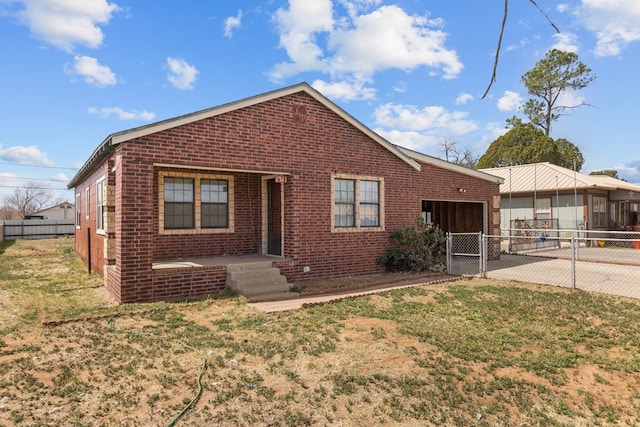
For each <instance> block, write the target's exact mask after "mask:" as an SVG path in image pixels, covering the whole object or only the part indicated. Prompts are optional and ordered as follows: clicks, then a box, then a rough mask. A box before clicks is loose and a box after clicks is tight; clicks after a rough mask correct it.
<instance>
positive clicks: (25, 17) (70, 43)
mask: <svg viewBox="0 0 640 427" xmlns="http://www.w3.org/2000/svg"><path fill="white" fill-rule="evenodd" d="M22 4H23V5H24V9H22V10H20V11H19V12H18V16H19V18H20V20H21V21H22V23H23V24H24V25H26V26H28V27H29V29H30V30H31V32H32V33H33V34H34V35H35V36H36V37H38V38H39V39H41V40H43V41H45V42H47V43H49V44H52V45H54V46H56V47H58V48H60V49H62V50H64V51H66V52H71V51H73V48H74V47H75V46H76V45H82V46H86V47H90V48H97V47H99V46H100V45H101V44H102V41H103V39H104V34H103V33H102V29H101V28H100V26H101V25H106V24H107V23H109V21H110V20H111V17H112V15H113V13H114V12H117V11H119V10H120V8H119V7H118V5H116V4H115V3H109V2H108V1H107V0H23V1H22Z"/></svg>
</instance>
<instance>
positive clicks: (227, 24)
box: [224, 10, 242, 38]
mask: <svg viewBox="0 0 640 427" xmlns="http://www.w3.org/2000/svg"><path fill="white" fill-rule="evenodd" d="M241 23H242V10H239V11H238V15H237V16H229V17H228V18H227V19H225V20H224V36H225V37H228V38H231V37H232V36H233V31H234V30H235V29H237V28H240V25H241Z"/></svg>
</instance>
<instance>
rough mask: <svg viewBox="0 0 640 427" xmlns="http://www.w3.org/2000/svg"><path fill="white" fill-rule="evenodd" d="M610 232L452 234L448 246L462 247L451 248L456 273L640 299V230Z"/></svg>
mask: <svg viewBox="0 0 640 427" xmlns="http://www.w3.org/2000/svg"><path fill="white" fill-rule="evenodd" d="M609 233H611V232H609ZM576 236H580V237H576ZM587 236H590V237H587ZM610 236H612V237H604V234H603V233H602V232H601V233H600V234H597V233H592V232H585V231H581V230H579V231H574V233H572V234H571V235H570V237H556V236H547V235H544V234H540V235H537V236H534V235H527V236H523V235H520V236H513V235H511V236H508V235H504V234H503V235H501V236H488V235H480V234H479V233H475V234H450V235H448V237H447V240H448V248H458V250H456V251H450V253H448V258H447V261H448V263H447V266H448V271H449V273H450V274H458V275H472V276H481V277H488V278H494V279H504V280H515V281H520V282H529V283H537V284H547V285H553V286H563V287H569V288H573V289H582V290H586V291H595V292H602V293H607V294H611V295H619V296H627V297H632V298H640V233H635V234H633V233H629V232H625V233H624V234H622V233H614V234H611V235H610ZM613 236H615V237H613ZM479 238H480V239H481V240H482V243H481V244H480V247H479V248H478V243H477V242H478V239H479ZM475 248H478V249H477V251H476V252H472V251H473V249H475ZM477 257H481V258H482V260H483V261H482V262H478V258H477Z"/></svg>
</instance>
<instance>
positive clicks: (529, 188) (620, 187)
mask: <svg viewBox="0 0 640 427" xmlns="http://www.w3.org/2000/svg"><path fill="white" fill-rule="evenodd" d="M481 171H482V172H486V173H489V174H492V175H495V176H499V177H501V178H503V179H504V182H503V183H502V184H501V185H500V195H501V204H500V213H501V222H500V223H501V224H502V227H503V228H521V226H522V223H523V221H524V222H526V221H529V223H530V224H532V228H541V227H542V224H545V222H546V223H547V224H550V225H551V226H552V228H560V229H586V230H632V229H633V228H634V227H635V228H636V229H638V228H640V223H639V220H638V210H639V208H640V186H638V185H634V184H630V183H628V182H625V181H621V180H619V179H615V178H612V177H610V176H606V175H585V174H581V173H579V172H574V171H573V170H571V169H566V168H563V167H561V166H557V165H554V164H552V163H546V162H545V163H532V164H527V165H518V166H510V167H503V168H492V169H481ZM532 221H535V224H537V225H536V226H535V227H534V226H533V224H534V222H532Z"/></svg>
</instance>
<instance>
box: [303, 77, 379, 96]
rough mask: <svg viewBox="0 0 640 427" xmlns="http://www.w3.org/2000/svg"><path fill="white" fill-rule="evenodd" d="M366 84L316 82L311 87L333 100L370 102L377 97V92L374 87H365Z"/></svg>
mask: <svg viewBox="0 0 640 427" xmlns="http://www.w3.org/2000/svg"><path fill="white" fill-rule="evenodd" d="M364 83H365V82H356V83H349V82H346V81H343V82H334V83H328V82H325V81H323V80H316V81H314V82H313V83H312V84H311V86H313V87H314V89H316V90H317V91H318V92H320V93H322V94H323V95H324V96H326V97H328V98H331V99H343V100H356V99H357V100H370V99H374V98H375V96H376V90H375V89H374V88H372V87H364Z"/></svg>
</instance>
